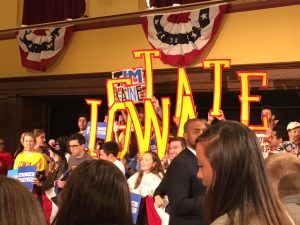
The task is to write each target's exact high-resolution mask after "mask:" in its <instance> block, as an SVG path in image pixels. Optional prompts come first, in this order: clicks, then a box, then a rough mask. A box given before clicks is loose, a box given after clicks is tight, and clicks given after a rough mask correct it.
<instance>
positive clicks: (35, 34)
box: [17, 26, 73, 71]
mask: <svg viewBox="0 0 300 225" xmlns="http://www.w3.org/2000/svg"><path fill="white" fill-rule="evenodd" d="M72 30H73V26H64V27H59V28H46V29H33V30H20V31H18V32H17V40H18V44H19V49H20V56H21V61H22V65H23V66H24V67H27V68H30V69H34V70H41V71H45V70H46V68H47V67H48V66H49V65H50V64H52V63H53V62H55V60H56V59H57V58H58V56H59V53H60V52H61V50H62V49H63V48H64V47H65V46H66V45H67V43H68V42H69V40H70V38H71V34H72Z"/></svg>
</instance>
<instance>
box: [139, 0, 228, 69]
mask: <svg viewBox="0 0 300 225" xmlns="http://www.w3.org/2000/svg"><path fill="white" fill-rule="evenodd" d="M226 9H227V4H222V5H213V6H210V7H207V8H201V9H197V10H192V11H185V12H180V13H176V14H174V13H167V14H160V15H148V16H143V17H142V25H143V29H144V32H145V34H146V36H147V38H148V41H149V42H150V44H151V45H152V46H153V48H155V49H159V50H161V60H162V61H163V62H164V63H165V64H169V65H172V66H178V65H179V66H187V65H190V64H191V63H192V62H193V61H194V60H195V59H196V58H197V57H198V56H199V55H200V54H201V53H202V52H203V49H204V48H205V47H206V46H207V44H208V43H209V42H210V41H211V40H212V38H213V37H214V35H215V34H216V32H217V30H218V28H219V26H220V23H221V20H222V18H223V15H224V13H225V11H226Z"/></svg>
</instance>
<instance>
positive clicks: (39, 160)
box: [14, 132, 47, 173]
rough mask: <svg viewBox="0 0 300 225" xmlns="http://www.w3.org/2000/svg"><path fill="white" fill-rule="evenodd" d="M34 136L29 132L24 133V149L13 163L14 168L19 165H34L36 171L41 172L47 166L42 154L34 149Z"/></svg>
mask: <svg viewBox="0 0 300 225" xmlns="http://www.w3.org/2000/svg"><path fill="white" fill-rule="evenodd" d="M35 144H36V141H35V136H34V135H33V133H31V132H27V133H24V136H23V145H24V151H23V152H21V153H20V154H19V155H18V156H17V158H16V160H15V163H14V169H17V168H18V167H20V166H36V167H37V171H38V172H41V173H42V172H43V171H45V169H46V168H47V162H46V160H45V158H44V156H43V155H42V154H41V153H40V152H37V151H36V150H35V148H34V147H35Z"/></svg>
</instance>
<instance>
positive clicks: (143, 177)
mask: <svg viewBox="0 0 300 225" xmlns="http://www.w3.org/2000/svg"><path fill="white" fill-rule="evenodd" d="M163 176H164V171H163V168H162V165H161V162H160V159H159V157H158V155H157V154H156V153H154V152H147V153H145V154H144V155H143V158H142V161H141V171H140V172H136V173H135V174H134V175H132V176H131V177H130V178H129V179H128V184H129V189H130V191H131V192H134V193H137V194H140V195H141V196H142V197H146V196H147V195H149V196H152V195H153V193H154V191H155V189H156V188H157V186H158V185H159V184H160V182H161V180H162V178H163Z"/></svg>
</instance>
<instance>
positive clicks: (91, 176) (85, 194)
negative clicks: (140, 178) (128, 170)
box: [53, 160, 132, 225]
mask: <svg viewBox="0 0 300 225" xmlns="http://www.w3.org/2000/svg"><path fill="white" fill-rule="evenodd" d="M66 224H68V225H78V224H80V225H91V224H99V225H100V224H101V225H132V215H131V201H130V194H129V189H128V185H127V182H126V179H125V177H124V175H123V174H122V173H121V171H120V170H119V169H118V168H117V167H116V166H115V165H114V164H113V163H111V162H108V161H105V160H87V161H84V162H82V163H81V164H80V165H79V166H78V167H76V169H75V170H74V172H72V174H71V175H70V177H69V179H68V182H67V183H66V186H65V187H64V189H63V190H62V192H61V203H60V204H59V211H58V213H57V216H56V218H55V219H54V222H53V225H66Z"/></svg>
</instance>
